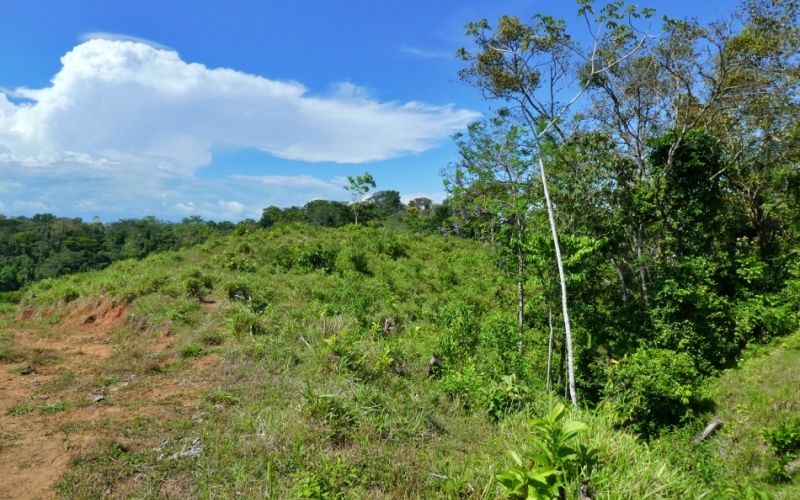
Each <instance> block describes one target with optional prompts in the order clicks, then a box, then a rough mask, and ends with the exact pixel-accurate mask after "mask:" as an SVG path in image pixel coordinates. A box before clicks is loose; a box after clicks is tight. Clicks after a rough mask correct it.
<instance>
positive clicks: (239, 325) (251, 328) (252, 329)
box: [228, 306, 266, 337]
mask: <svg viewBox="0 0 800 500" xmlns="http://www.w3.org/2000/svg"><path fill="white" fill-rule="evenodd" d="M228 322H229V324H230V330H231V333H233V335H234V336H236V337H241V336H243V335H245V334H247V335H263V334H264V333H266V328H265V324H264V320H263V318H262V316H261V314H259V313H258V312H257V311H254V310H253V309H252V308H250V307H248V306H238V307H235V308H233V309H232V311H231V313H230V315H229V317H228Z"/></svg>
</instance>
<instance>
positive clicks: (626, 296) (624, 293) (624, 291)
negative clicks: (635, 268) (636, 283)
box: [606, 252, 631, 302]
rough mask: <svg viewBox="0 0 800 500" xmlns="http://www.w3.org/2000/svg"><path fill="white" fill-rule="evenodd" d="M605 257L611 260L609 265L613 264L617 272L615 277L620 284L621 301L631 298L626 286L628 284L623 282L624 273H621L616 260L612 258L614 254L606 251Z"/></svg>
mask: <svg viewBox="0 0 800 500" xmlns="http://www.w3.org/2000/svg"><path fill="white" fill-rule="evenodd" d="M606 257H608V260H610V261H611V265H612V266H614V271H616V272H617V279H619V284H620V285H621V286H622V301H623V302H628V301H629V300H631V291H630V289H629V288H628V285H626V284H625V275H624V274H622V269H620V268H619V265H617V261H616V260H614V254H612V253H611V252H606Z"/></svg>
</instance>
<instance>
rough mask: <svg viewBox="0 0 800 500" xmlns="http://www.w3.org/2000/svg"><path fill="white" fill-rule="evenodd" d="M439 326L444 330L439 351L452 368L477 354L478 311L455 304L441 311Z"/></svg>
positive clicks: (467, 306) (462, 304) (440, 338)
mask: <svg viewBox="0 0 800 500" xmlns="http://www.w3.org/2000/svg"><path fill="white" fill-rule="evenodd" d="M438 316H439V317H438V321H437V323H438V325H439V326H440V327H441V328H442V329H443V330H444V331H443V332H442V335H441V336H440V337H439V345H438V346H437V349H436V350H437V351H438V352H440V353H441V354H442V357H443V358H445V359H447V360H448V362H449V363H450V364H451V366H456V365H458V364H459V363H461V362H462V361H463V360H466V359H468V358H471V357H472V356H473V355H474V354H475V349H476V347H477V345H478V332H479V328H478V323H477V320H476V316H477V314H476V311H475V310H474V308H472V307H470V306H469V305H467V304H464V303H455V304H451V305H447V306H443V307H442V308H441V309H439V314H438Z"/></svg>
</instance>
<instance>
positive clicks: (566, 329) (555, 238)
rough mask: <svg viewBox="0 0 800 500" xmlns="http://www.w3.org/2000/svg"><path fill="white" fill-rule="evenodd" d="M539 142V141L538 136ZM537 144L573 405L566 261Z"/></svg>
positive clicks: (573, 386) (573, 376) (573, 368)
mask: <svg viewBox="0 0 800 500" xmlns="http://www.w3.org/2000/svg"><path fill="white" fill-rule="evenodd" d="M537 143H539V138H538V137H537ZM537 145H538V146H539V148H538V149H539V155H538V156H539V173H540V174H541V177H542V188H543V189H544V201H545V203H546V204H547V217H548V219H550V232H551V233H552V234H553V246H554V247H555V250H556V264H557V265H558V278H559V281H560V282H561V309H562V311H563V314H564V334H565V336H566V341H567V383H568V384H569V396H570V400H571V401H572V406H578V394H577V393H576V392H575V362H574V355H573V351H572V328H571V327H570V324H569V308H568V307H567V280H566V276H565V275H564V263H563V262H562V260H561V244H560V243H559V242H558V231H556V219H555V216H554V215H553V204H552V203H551V201H550V190H549V189H548V187H547V175H546V174H545V168H544V160H543V159H542V155H541V151H542V148H541V143H539V144H537Z"/></svg>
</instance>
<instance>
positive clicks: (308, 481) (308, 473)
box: [293, 455, 361, 499]
mask: <svg viewBox="0 0 800 500" xmlns="http://www.w3.org/2000/svg"><path fill="white" fill-rule="evenodd" d="M293 479H294V482H295V483H294V488H293V493H294V495H295V496H296V498H325V499H340V498H349V495H348V492H349V493H350V494H352V492H353V488H354V487H356V486H357V485H358V484H359V482H360V480H361V476H360V475H359V474H358V472H357V471H355V470H353V469H352V468H351V467H349V466H348V465H347V464H346V463H345V462H344V461H343V460H342V458H341V457H337V458H336V460H332V459H330V458H328V457H326V456H324V455H323V456H322V457H321V463H320V464H307V465H306V466H305V467H303V469H302V470H301V471H298V472H296V473H295V474H294V477H293Z"/></svg>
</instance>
